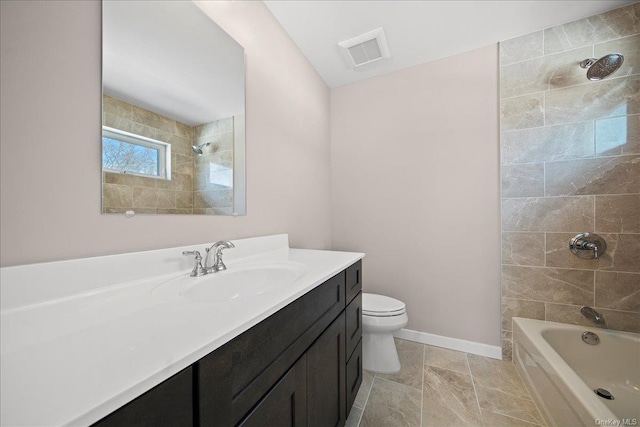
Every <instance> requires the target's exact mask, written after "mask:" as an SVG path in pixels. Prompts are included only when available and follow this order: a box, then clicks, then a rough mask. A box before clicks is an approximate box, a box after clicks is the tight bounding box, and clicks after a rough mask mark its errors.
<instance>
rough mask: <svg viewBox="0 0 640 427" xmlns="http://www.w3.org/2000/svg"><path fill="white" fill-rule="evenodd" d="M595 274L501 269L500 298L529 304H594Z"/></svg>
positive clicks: (584, 271)
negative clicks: (538, 302)
mask: <svg viewBox="0 0 640 427" xmlns="http://www.w3.org/2000/svg"><path fill="white" fill-rule="evenodd" d="M593 283H594V272H593V271H588V270H569V269H560V268H546V267H522V266H516V265H503V266H502V296H503V297H504V298H515V299H526V300H530V301H544V302H558V303H565V304H585V305H589V304H593Z"/></svg>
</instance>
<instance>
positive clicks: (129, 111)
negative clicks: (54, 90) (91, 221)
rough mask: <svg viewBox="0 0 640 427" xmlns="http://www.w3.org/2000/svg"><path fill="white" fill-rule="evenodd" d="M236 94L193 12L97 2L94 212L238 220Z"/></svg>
mask: <svg viewBox="0 0 640 427" xmlns="http://www.w3.org/2000/svg"><path fill="white" fill-rule="evenodd" d="M192 28H198V29H199V32H198V33H197V34H196V33H194V32H193V31H189V30H190V29H192ZM220 58H224V61H220ZM244 90H245V88H244V49H243V48H242V46H240V45H239V44H238V43H237V42H236V41H235V40H233V38H231V37H230V36H229V35H228V34H227V33H225V32H224V31H223V30H222V29H221V28H220V27H219V26H218V25H217V24H216V23H215V22H213V21H212V20H211V19H210V18H209V17H208V16H207V15H206V14H205V13H204V12H202V11H201V10H200V9H199V8H198V7H197V5H195V4H194V3H192V2H134V1H105V2H103V129H102V157H103V159H102V160H103V161H102V176H103V180H102V182H103V188H102V212H103V213H124V212H126V211H134V212H135V213H136V214H173V215H176V214H200V215H244V214H246V207H245V206H246V205H245V156H244V153H245V151H244V144H245V140H244V139H245V132H244V123H245V122H244V111H245V108H244V104H245V102H244Z"/></svg>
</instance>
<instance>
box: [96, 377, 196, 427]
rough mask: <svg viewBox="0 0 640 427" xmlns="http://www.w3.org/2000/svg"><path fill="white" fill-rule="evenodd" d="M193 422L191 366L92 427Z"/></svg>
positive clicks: (182, 425) (179, 425)
mask: <svg viewBox="0 0 640 427" xmlns="http://www.w3.org/2000/svg"><path fill="white" fill-rule="evenodd" d="M193 424H194V423H193V370H192V368H191V367H188V368H187V369H185V370H183V371H181V372H179V373H177V374H175V375H174V376H172V377H171V378H169V379H168V380H166V381H164V382H162V383H160V384H158V385H157V386H156V387H154V388H152V389H151V390H149V391H148V392H146V393H145V394H143V395H142V396H140V397H138V398H136V399H135V400H133V401H131V402H129V403H127V404H126V405H124V406H123V407H122V408H120V409H118V410H117V411H115V412H113V413H111V414H110V415H107V416H106V417H105V418H103V419H101V420H100V421H98V422H97V423H95V424H94V425H93V427H121V426H140V427H142V426H148V427H154V426H167V427H171V426H175V427H186V426H192V425H193Z"/></svg>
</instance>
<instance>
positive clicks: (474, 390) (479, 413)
mask: <svg viewBox="0 0 640 427" xmlns="http://www.w3.org/2000/svg"><path fill="white" fill-rule="evenodd" d="M467 356H468V354H467V353H465V354H464V361H465V362H467V368H469V375H471V385H472V386H473V394H474V395H475V396H476V405H478V415H479V416H480V422H481V423H482V425H484V424H485V423H484V417H483V416H482V409H481V408H480V399H479V398H478V390H477V389H476V381H475V379H474V378H473V372H471V364H470V363H469V358H468V357H467Z"/></svg>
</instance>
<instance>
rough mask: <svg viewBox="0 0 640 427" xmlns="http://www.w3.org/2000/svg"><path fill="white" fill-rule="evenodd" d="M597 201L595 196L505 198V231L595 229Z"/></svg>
mask: <svg viewBox="0 0 640 427" xmlns="http://www.w3.org/2000/svg"><path fill="white" fill-rule="evenodd" d="M594 204H595V199H594V197H593V196H581V197H552V198H547V197H544V198H543V197H529V198H521V199H503V200H502V230H503V231H575V232H582V231H584V230H593V226H594V218H593V211H594Z"/></svg>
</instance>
